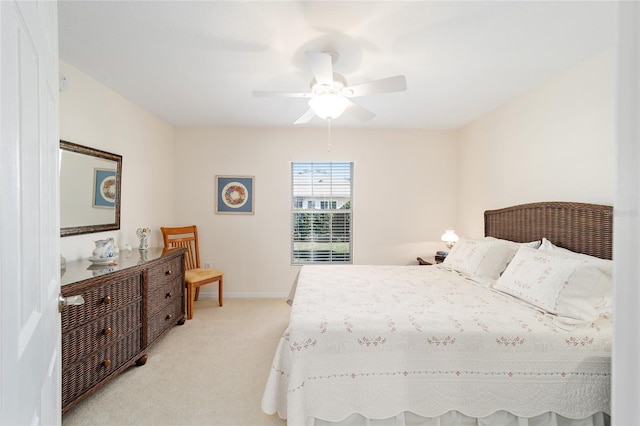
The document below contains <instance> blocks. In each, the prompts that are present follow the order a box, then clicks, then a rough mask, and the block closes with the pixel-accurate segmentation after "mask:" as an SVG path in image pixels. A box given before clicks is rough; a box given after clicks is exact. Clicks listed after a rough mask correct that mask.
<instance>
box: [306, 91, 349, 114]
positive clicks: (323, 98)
mask: <svg viewBox="0 0 640 426" xmlns="http://www.w3.org/2000/svg"><path fill="white" fill-rule="evenodd" d="M348 105H349V100H348V99H347V98H345V97H344V96H342V95H338V94H329V93H327V94H324V95H318V96H315V97H313V98H311V100H309V107H310V108H311V109H312V110H313V112H314V113H315V114H316V115H317V116H318V117H320V118H323V119H325V120H329V119H333V118H337V117H340V116H341V115H342V113H343V112H344V110H345V109H346V108H347V106H348Z"/></svg>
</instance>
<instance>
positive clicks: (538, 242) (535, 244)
mask: <svg viewBox="0 0 640 426" xmlns="http://www.w3.org/2000/svg"><path fill="white" fill-rule="evenodd" d="M484 238H485V239H486V240H494V241H508V242H510V243H513V244H517V245H518V248H520V247H521V246H527V247H532V248H535V249H537V248H539V247H540V245H541V244H542V241H541V240H536V241H531V242H528V243H516V242H515V241H509V240H502V239H500V238H495V237H484Z"/></svg>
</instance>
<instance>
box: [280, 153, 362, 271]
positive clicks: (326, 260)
mask: <svg viewBox="0 0 640 426" xmlns="http://www.w3.org/2000/svg"><path fill="white" fill-rule="evenodd" d="M305 167H306V168H305ZM327 172H328V173H329V175H326V173H327ZM353 174H354V162H353V161H292V162H291V200H290V203H291V204H290V208H291V230H290V231H291V240H290V241H291V246H290V257H291V265H292V266H301V265H328V264H343V265H344V264H352V263H353ZM303 175H304V176H303ZM316 176H318V177H322V179H319V178H317V177H316ZM327 178H329V179H328V180H327ZM314 179H317V182H316V180H314ZM345 180H346V181H347V182H348V183H347V184H345V182H344V181H345ZM327 181H328V183H327ZM347 188H348V190H347ZM309 191H310V192H309ZM327 191H328V192H327ZM312 201H313V202H312ZM311 202H312V203H311ZM310 204H312V205H313V207H312V208H310V207H309V206H310ZM297 206H302V207H297ZM322 207H335V208H322ZM345 207H346V208H345ZM323 215H328V216H326V217H327V219H325V218H323V217H322V216H323ZM301 223H304V225H302V226H301ZM319 228H320V229H322V231H321V232H320V233H317V232H316V231H317V230H318V229H319ZM327 230H328V232H327ZM301 234H306V236H304V237H301ZM305 243H307V244H309V246H310V248H309V249H308V250H302V249H300V246H301V245H304V244H305ZM318 246H320V249H318V248H317V247H318ZM323 246H327V247H328V248H327V249H324V248H323ZM303 251H304V252H305V253H304V254H303V253H302V252H303Z"/></svg>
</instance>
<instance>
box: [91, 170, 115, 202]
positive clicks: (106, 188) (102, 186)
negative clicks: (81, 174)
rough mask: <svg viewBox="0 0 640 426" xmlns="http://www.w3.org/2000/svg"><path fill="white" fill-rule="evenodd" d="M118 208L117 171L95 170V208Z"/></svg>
mask: <svg viewBox="0 0 640 426" xmlns="http://www.w3.org/2000/svg"><path fill="white" fill-rule="evenodd" d="M115 206H116V171H115V170H108V169H94V170H93V207H95V208H106V209H109V208H111V209H113V208H115Z"/></svg>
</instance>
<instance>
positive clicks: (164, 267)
mask: <svg viewBox="0 0 640 426" xmlns="http://www.w3.org/2000/svg"><path fill="white" fill-rule="evenodd" d="M180 276H182V257H176V258H174V259H170V260H167V261H166V262H163V263H162V264H160V265H156V266H154V267H152V268H149V290H150V291H153V290H154V288H156V287H164V286H165V285H166V284H167V283H168V282H170V281H173V279H174V278H177V277H180Z"/></svg>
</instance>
